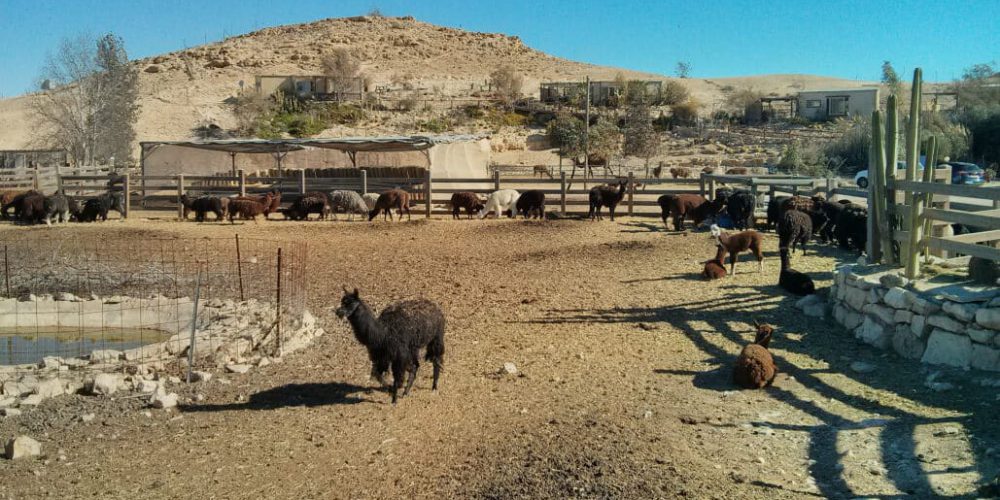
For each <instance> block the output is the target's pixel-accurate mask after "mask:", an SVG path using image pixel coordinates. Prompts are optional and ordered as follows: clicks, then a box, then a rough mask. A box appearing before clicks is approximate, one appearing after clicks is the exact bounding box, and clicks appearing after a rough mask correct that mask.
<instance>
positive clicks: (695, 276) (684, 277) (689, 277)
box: [621, 272, 706, 285]
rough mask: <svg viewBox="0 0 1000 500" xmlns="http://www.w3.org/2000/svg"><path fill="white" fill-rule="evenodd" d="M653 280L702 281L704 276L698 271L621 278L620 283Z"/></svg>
mask: <svg viewBox="0 0 1000 500" xmlns="http://www.w3.org/2000/svg"><path fill="white" fill-rule="evenodd" d="M653 281H698V282H704V281H706V280H705V278H704V277H702V275H701V273H700V272H698V273H687V274H680V275H671V276H664V277H662V278H636V279H634V280H622V281H621V283H622V284H623V285H631V284H633V283H649V282H653Z"/></svg>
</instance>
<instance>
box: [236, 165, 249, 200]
mask: <svg viewBox="0 0 1000 500" xmlns="http://www.w3.org/2000/svg"><path fill="white" fill-rule="evenodd" d="M239 174H240V178H239V180H238V181H237V183H238V185H239V188H240V196H246V195H247V173H246V172H245V171H244V170H243V169H242V168H241V169H240V172H239Z"/></svg>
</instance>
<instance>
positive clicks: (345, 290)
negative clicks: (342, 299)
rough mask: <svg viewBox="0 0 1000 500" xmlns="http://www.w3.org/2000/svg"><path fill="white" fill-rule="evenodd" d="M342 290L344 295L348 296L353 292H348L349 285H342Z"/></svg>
mask: <svg viewBox="0 0 1000 500" xmlns="http://www.w3.org/2000/svg"><path fill="white" fill-rule="evenodd" d="M340 288H342V289H343V290H344V295H347V294H349V293H351V292H348V291H347V285H340Z"/></svg>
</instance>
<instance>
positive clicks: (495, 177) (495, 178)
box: [493, 170, 500, 191]
mask: <svg viewBox="0 0 1000 500" xmlns="http://www.w3.org/2000/svg"><path fill="white" fill-rule="evenodd" d="M493 190H494V191H499V190H500V171H499V170H494V171H493Z"/></svg>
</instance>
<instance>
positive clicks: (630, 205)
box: [628, 170, 635, 215]
mask: <svg viewBox="0 0 1000 500" xmlns="http://www.w3.org/2000/svg"><path fill="white" fill-rule="evenodd" d="M634 181H635V175H634V174H633V173H632V171H631V170H629V171H628V214H629V215H632V212H633V209H634V206H635V200H634V195H635V182H634Z"/></svg>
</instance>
